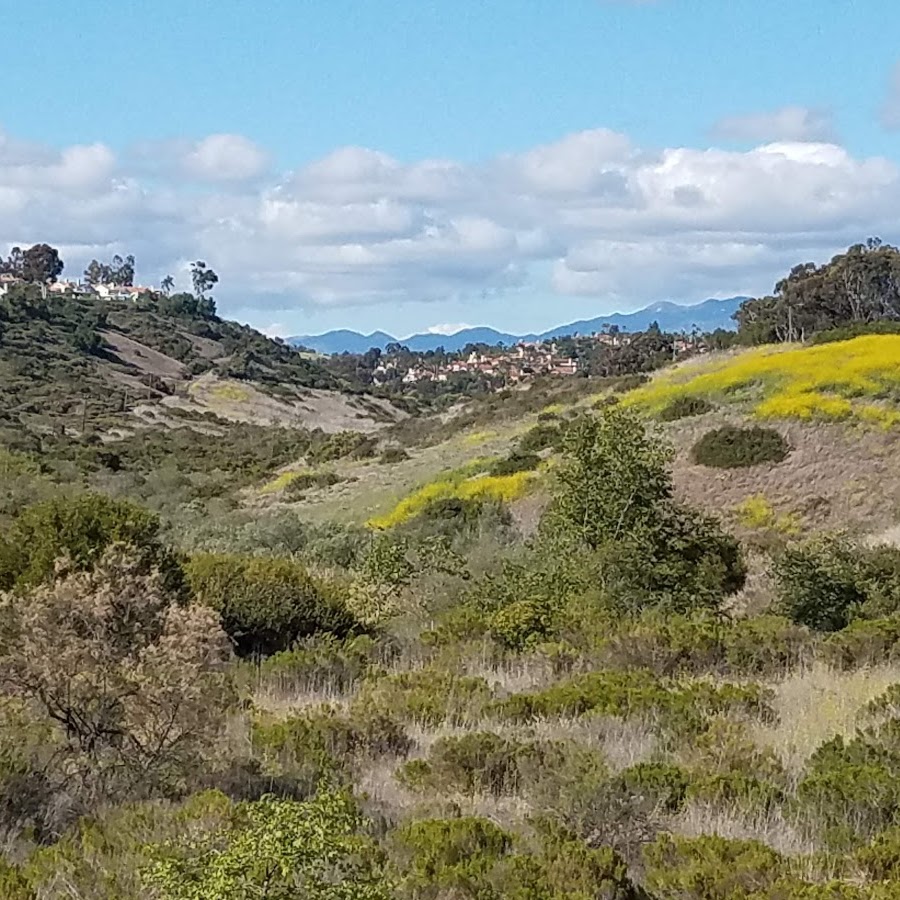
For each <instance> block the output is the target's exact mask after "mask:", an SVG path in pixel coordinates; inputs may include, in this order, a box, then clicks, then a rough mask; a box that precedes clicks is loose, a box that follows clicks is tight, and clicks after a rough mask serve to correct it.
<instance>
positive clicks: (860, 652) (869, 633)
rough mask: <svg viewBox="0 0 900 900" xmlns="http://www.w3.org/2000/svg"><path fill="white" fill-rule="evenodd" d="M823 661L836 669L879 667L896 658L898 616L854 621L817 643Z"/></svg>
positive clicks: (899, 634)
mask: <svg viewBox="0 0 900 900" xmlns="http://www.w3.org/2000/svg"><path fill="white" fill-rule="evenodd" d="M820 655H821V657H822V659H824V660H825V662H827V663H829V664H830V665H833V666H836V667H837V668H839V669H845V670H847V669H856V668H863V667H865V666H876V665H881V664H883V663H884V662H887V661H893V660H895V659H897V657H898V656H900V616H892V617H890V618H886V619H856V620H855V621H853V622H851V623H850V624H849V625H847V626H846V627H845V628H843V629H841V630H840V631H837V632H834V633H833V634H829V635H828V637H827V638H826V639H825V641H824V642H823V643H822V644H821V647H820Z"/></svg>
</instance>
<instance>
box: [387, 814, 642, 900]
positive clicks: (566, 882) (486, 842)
mask: <svg viewBox="0 0 900 900" xmlns="http://www.w3.org/2000/svg"><path fill="white" fill-rule="evenodd" d="M535 843H537V844H538V846H537V847H536V848H535V849H534V850H532V851H528V850H526V849H522V850H518V849H517V848H516V844H515V839H514V838H513V836H512V835H511V834H509V833H508V832H505V831H503V830H501V829H500V828H498V827H497V826H496V825H494V824H493V823H491V822H489V821H488V820H486V819H481V818H475V817H465V818H457V819H431V820H425V821H420V822H413V823H411V824H409V825H406V826H404V827H403V828H400V829H398V830H397V831H395V832H394V833H393V834H392V836H391V844H392V847H393V856H394V860H395V863H396V865H397V868H399V869H400V871H401V872H403V873H404V877H403V878H402V880H401V885H400V887H401V890H400V897H406V898H410V900H420V898H426V897H434V898H438V897H441V898H444V897H446V898H450V897H472V898H479V900H504V898H509V900H600V898H602V900H639V898H641V897H643V894H642V892H641V891H639V890H638V889H637V888H635V886H634V885H633V884H632V883H631V881H630V880H629V878H628V872H627V868H626V866H625V863H624V862H623V861H622V859H621V857H619V856H618V854H616V853H615V852H614V851H613V850H610V849H609V848H607V847H600V848H599V849H594V848H591V847H589V846H588V845H587V844H585V843H584V841H582V840H579V839H578V838H577V837H576V836H575V835H574V834H572V833H570V832H569V831H567V830H565V829H563V828H559V827H556V826H553V825H550V824H545V823H541V827H540V834H539V835H537V836H536V837H535Z"/></svg>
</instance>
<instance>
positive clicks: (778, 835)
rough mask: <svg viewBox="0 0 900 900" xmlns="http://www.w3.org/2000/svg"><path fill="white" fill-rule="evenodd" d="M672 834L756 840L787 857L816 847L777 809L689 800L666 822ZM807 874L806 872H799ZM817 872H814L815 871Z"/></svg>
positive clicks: (815, 849)
mask: <svg viewBox="0 0 900 900" xmlns="http://www.w3.org/2000/svg"><path fill="white" fill-rule="evenodd" d="M668 825H669V828H670V829H671V830H672V832H673V834H678V835H682V836H683V837H690V838H693V837H702V836H703V835H708V834H715V835H718V836H719V837H723V838H726V839H728V840H737V841H740V840H755V841H759V842H760V843H762V844H766V845H767V846H769V847H771V848H772V849H773V850H775V851H776V852H778V853H781V854H783V855H784V856H787V857H804V856H809V855H811V854H813V853H815V852H816V851H817V850H818V849H819V847H818V846H817V845H816V844H815V843H814V842H813V841H811V840H810V839H809V838H808V837H806V836H805V835H803V834H802V833H801V832H800V830H799V829H797V828H796V827H795V826H794V825H793V824H792V823H791V822H789V821H787V820H786V819H785V818H784V816H783V815H782V813H781V811H780V810H773V811H771V812H768V813H763V812H756V813H750V812H746V811H743V810H741V809H739V808H738V807H732V808H725V807H721V806H710V805H708V804H705V803H688V804H687V805H686V806H685V808H684V809H683V810H682V811H681V812H680V813H679V814H678V815H677V816H673V817H672V819H671V820H670V821H669V822H668ZM797 874H802V875H804V876H806V875H807V874H808V873H807V872H805V871H804V872H798V873H797ZM816 874H817V873H816Z"/></svg>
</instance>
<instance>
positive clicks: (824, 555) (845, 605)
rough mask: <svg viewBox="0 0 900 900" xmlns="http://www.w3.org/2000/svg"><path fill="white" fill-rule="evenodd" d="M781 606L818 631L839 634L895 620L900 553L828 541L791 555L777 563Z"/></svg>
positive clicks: (801, 547)
mask: <svg viewBox="0 0 900 900" xmlns="http://www.w3.org/2000/svg"><path fill="white" fill-rule="evenodd" d="M774 575H775V582H776V586H777V590H778V603H779V605H780V607H781V609H782V611H783V612H784V613H785V614H786V615H787V616H789V617H790V618H791V619H793V620H794V621H795V622H798V623H800V624H803V625H807V626H809V627H810V628H814V629H816V630H818V631H839V630H840V629H842V628H844V627H845V626H846V625H847V624H848V623H849V622H850V620H851V619H853V618H855V617H857V616H859V617H871V618H878V617H890V616H891V615H893V614H894V613H896V612H897V611H898V610H900V550H898V549H897V548H893V547H876V548H868V547H863V546H859V545H857V544H854V543H853V542H851V541H849V540H848V539H847V538H845V537H842V536H840V535H825V536H823V537H818V538H815V539H813V540H811V541H808V542H806V543H804V544H800V545H797V546H795V547H790V548H788V549H786V550H785V551H784V552H783V553H782V554H780V556H778V557H777V559H776V560H775V565H774Z"/></svg>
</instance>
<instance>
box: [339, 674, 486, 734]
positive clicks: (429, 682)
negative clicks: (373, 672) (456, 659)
mask: <svg viewBox="0 0 900 900" xmlns="http://www.w3.org/2000/svg"><path fill="white" fill-rule="evenodd" d="M492 700H493V695H492V693H491V689H490V687H489V686H488V683H487V682H486V681H485V680H484V679H483V678H476V677H470V676H462V675H453V674H451V673H449V672H439V671H437V670H435V669H420V670H418V671H414V672H401V673H398V674H397V675H386V676H383V677H381V678H372V679H369V680H367V681H365V682H364V683H363V685H362V687H361V689H360V692H359V694H358V695H357V697H356V699H355V701H354V708H357V707H358V708H360V709H367V710H371V711H373V712H374V711H376V710H377V711H381V712H384V713H386V714H388V715H393V716H396V717H397V718H398V719H399V720H400V721H401V722H410V723H418V724H423V725H430V726H436V725H441V724H443V723H444V722H446V723H448V724H450V725H463V724H465V723H469V722H477V721H479V720H480V719H481V718H483V717H484V715H485V713H486V711H487V709H488V707H489V705H490V703H491V701H492Z"/></svg>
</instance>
